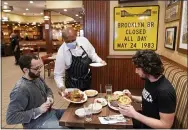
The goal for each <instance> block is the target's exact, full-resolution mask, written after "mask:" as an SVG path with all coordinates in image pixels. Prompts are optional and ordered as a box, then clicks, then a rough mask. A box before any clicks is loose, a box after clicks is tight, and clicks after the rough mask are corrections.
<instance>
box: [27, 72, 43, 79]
mask: <svg viewBox="0 0 188 130" xmlns="http://www.w3.org/2000/svg"><path fill="white" fill-rule="evenodd" d="M28 75H29V77H30V78H32V79H36V78H39V77H40V73H39V74H38V75H36V74H34V73H33V72H31V71H30V70H29V74H28Z"/></svg>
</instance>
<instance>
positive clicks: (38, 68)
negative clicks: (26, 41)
mask: <svg viewBox="0 0 188 130" xmlns="http://www.w3.org/2000/svg"><path fill="white" fill-rule="evenodd" d="M42 66H43V65H41V66H39V67H36V68H30V69H32V70H35V71H39V70H41V68H42Z"/></svg>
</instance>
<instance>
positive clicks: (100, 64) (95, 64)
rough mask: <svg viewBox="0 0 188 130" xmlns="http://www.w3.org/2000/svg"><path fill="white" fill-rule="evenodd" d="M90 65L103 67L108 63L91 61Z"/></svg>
mask: <svg viewBox="0 0 188 130" xmlns="http://www.w3.org/2000/svg"><path fill="white" fill-rule="evenodd" d="M89 65H90V66H92V67H102V66H105V65H106V64H102V63H91V64H89Z"/></svg>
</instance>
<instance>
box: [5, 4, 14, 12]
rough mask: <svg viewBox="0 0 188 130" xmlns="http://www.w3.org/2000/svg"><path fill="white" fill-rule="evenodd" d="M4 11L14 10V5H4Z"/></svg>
mask: <svg viewBox="0 0 188 130" xmlns="http://www.w3.org/2000/svg"><path fill="white" fill-rule="evenodd" d="M2 10H3V12H11V11H12V10H13V6H9V5H4V6H3V7H2Z"/></svg>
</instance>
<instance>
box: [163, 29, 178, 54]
mask: <svg viewBox="0 0 188 130" xmlns="http://www.w3.org/2000/svg"><path fill="white" fill-rule="evenodd" d="M176 30H177V27H176V26H174V27H167V28H166V31H165V44H164V46H165V47H166V48H168V49H171V50H175V43H176Z"/></svg>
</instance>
